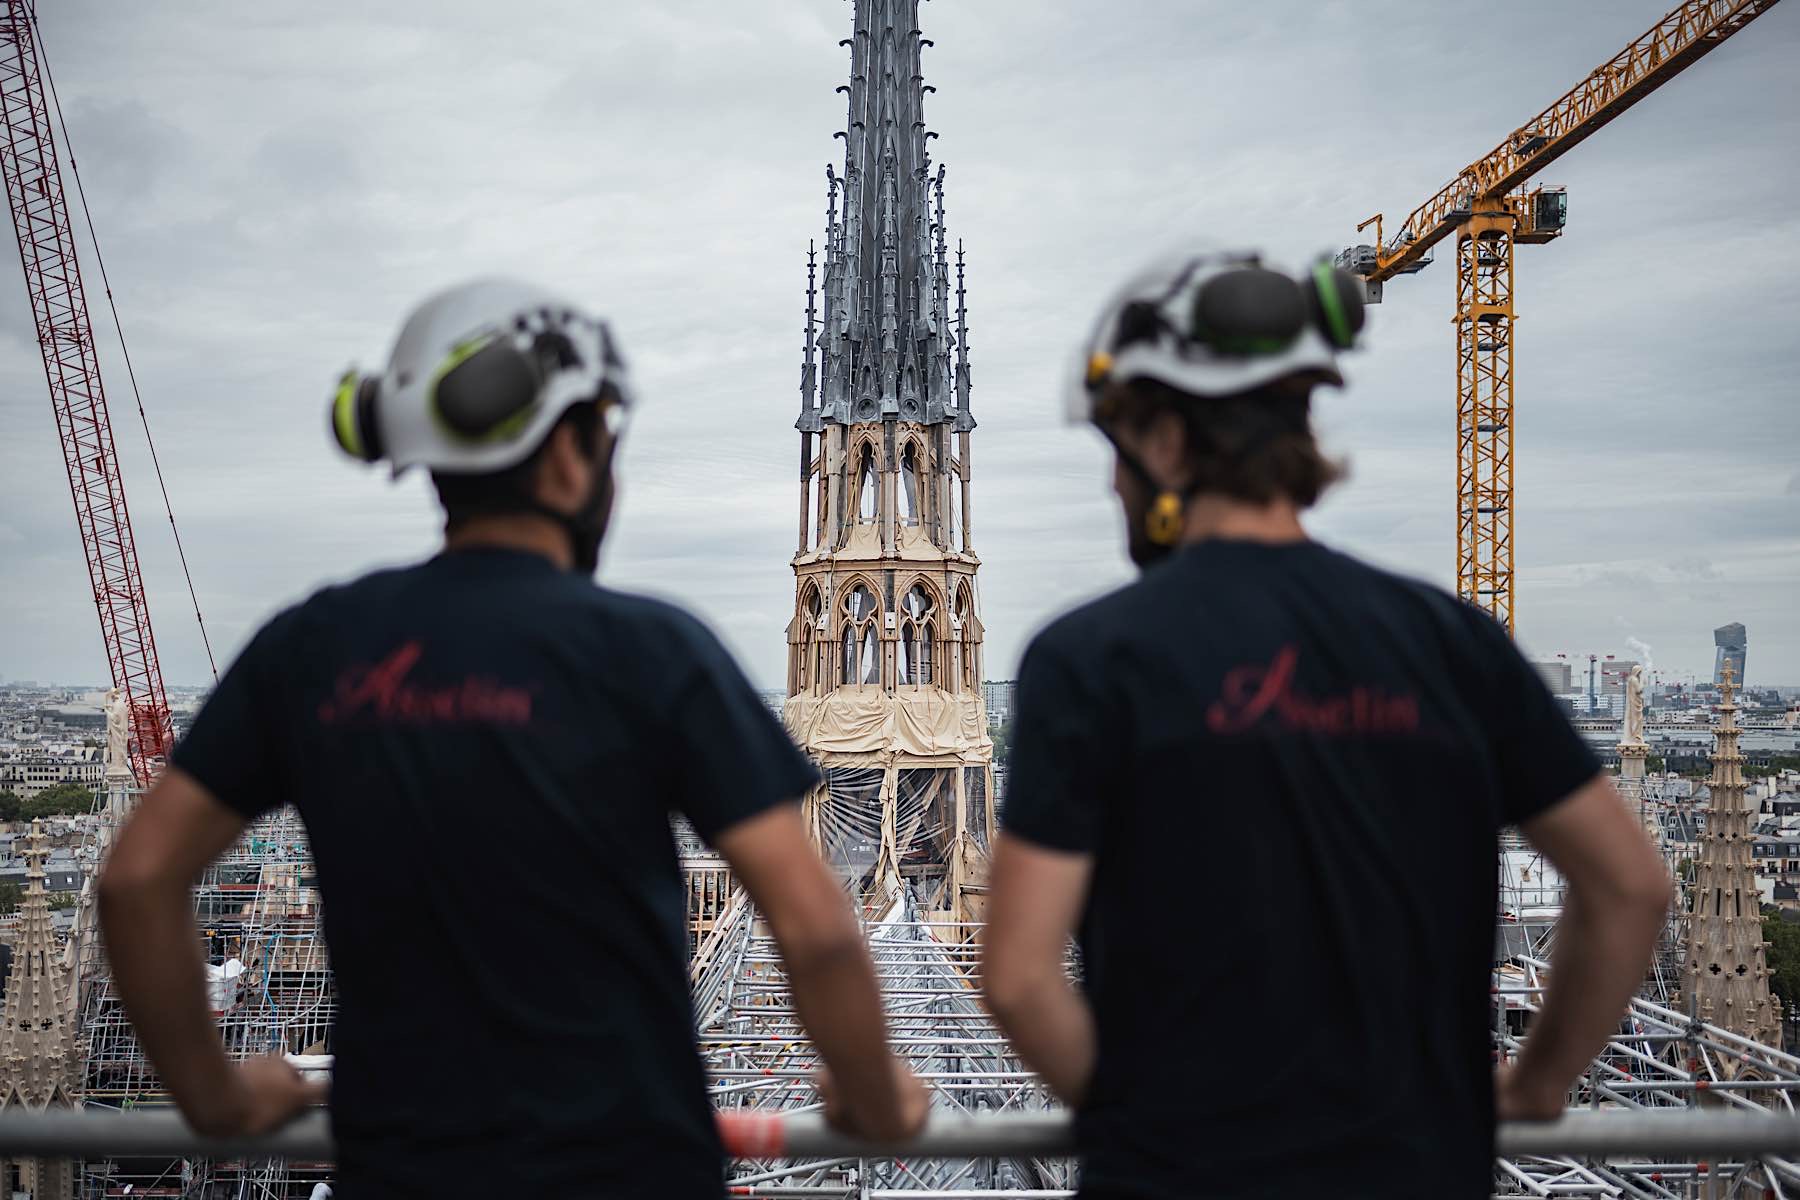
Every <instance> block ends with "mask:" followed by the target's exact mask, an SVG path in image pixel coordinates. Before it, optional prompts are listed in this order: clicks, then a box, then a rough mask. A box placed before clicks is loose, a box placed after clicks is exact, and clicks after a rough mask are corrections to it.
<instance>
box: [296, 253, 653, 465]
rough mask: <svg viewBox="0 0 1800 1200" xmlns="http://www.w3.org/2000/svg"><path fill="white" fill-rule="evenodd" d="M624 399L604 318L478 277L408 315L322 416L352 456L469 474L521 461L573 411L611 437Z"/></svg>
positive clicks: (531, 289) (626, 381) (624, 385)
mask: <svg viewBox="0 0 1800 1200" xmlns="http://www.w3.org/2000/svg"><path fill="white" fill-rule="evenodd" d="M632 401H633V395H632V390H631V384H630V378H629V375H628V374H627V372H626V369H625V362H624V359H623V358H622V357H621V356H620V354H619V350H618V346H617V344H616V342H615V341H614V339H613V336H612V332H611V330H610V329H609V328H608V327H607V324H606V322H605V321H602V320H599V319H597V318H595V317H591V316H589V315H588V314H586V313H585V312H583V311H582V310H581V309H580V308H578V307H576V306H575V305H573V304H571V303H569V302H568V301H566V300H564V299H562V298H561V297H559V296H556V295H554V294H552V293H550V292H548V291H545V290H544V289H542V288H539V287H536V286H534V285H531V284H527V283H521V282H518V281H516V280H511V279H477V280H473V281H471V282H468V283H464V284H460V285H458V286H456V287H453V288H450V289H448V290H446V291H442V292H439V293H438V294H436V295H435V296H432V297H430V298H429V299H427V300H426V301H425V302H424V303H422V304H420V305H419V306H418V307H417V308H416V309H414V310H413V312H412V314H411V315H410V316H409V317H407V319H406V323H405V324H404V325H403V326H401V329H400V336H399V337H398V338H397V339H396V340H395V342H394V350H393V354H392V355H391V356H390V357H389V360H388V365H387V369H386V370H385V371H383V372H382V373H381V374H379V375H362V374H359V373H358V372H356V371H355V370H351V371H347V372H346V373H345V374H344V375H343V377H342V378H341V379H340V380H339V381H338V387H337V392H336V394H335V395H334V396H333V397H332V401H331V408H330V414H329V415H330V422H331V430H332V434H333V436H334V437H335V438H336V440H337V444H338V446H339V447H340V448H342V449H343V451H344V452H345V453H346V454H348V455H350V456H351V457H352V458H356V459H360V460H362V461H363V462H370V463H373V462H387V463H390V464H392V466H393V468H394V472H395V473H396V474H398V473H400V472H401V471H404V470H406V469H407V468H408V467H414V466H420V467H425V468H427V469H429V470H432V471H439V472H445V473H448V474H458V475H480V474H490V473H493V472H498V471H504V470H506V469H507V468H508V467H512V466H516V465H517V464H519V463H520V462H523V461H524V460H525V459H526V458H528V457H529V456H530V455H531V454H532V453H533V452H534V451H536V449H537V448H538V446H539V445H541V444H542V443H543V440H544V438H545V437H547V436H548V435H549V433H550V430H551V429H552V428H553V427H554V426H555V425H556V422H557V419H558V418H559V417H561V416H562V414H563V413H564V412H566V411H567V410H568V409H570V408H571V407H573V406H575V405H577V404H581V403H584V402H592V403H595V404H597V405H598V406H599V407H600V408H601V410H602V411H603V412H604V413H605V419H606V422H607V425H608V428H610V429H612V430H613V431H614V432H617V430H618V428H619V426H620V424H621V422H622V421H623V419H624V417H625V415H626V412H627V410H628V409H629V408H630V406H631V404H632Z"/></svg>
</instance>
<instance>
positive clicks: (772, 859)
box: [715, 804, 929, 1141]
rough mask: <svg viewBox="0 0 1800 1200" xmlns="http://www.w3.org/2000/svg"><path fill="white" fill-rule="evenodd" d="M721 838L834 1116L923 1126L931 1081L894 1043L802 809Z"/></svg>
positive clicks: (868, 1131) (760, 817)
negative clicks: (783, 973) (823, 1073)
mask: <svg viewBox="0 0 1800 1200" xmlns="http://www.w3.org/2000/svg"><path fill="white" fill-rule="evenodd" d="M715 840H716V841H717V844H718V848H719V852H720V853H721V854H723V855H724V856H725V859H726V861H727V862H729V863H730V864H731V869H732V870H733V872H735V873H736V875H737V878H738V881H739V882H740V883H742V884H743V885H744V890H745V891H747V892H748V893H749V894H750V899H752V900H753V901H755V902H756V907H757V908H758V909H759V910H760V911H761V912H762V915H763V917H764V918H765V919H766V920H767V921H768V922H769V929H770V932H772V933H773V934H774V935H775V942H776V944H777V945H778V946H779V947H780V948H781V959H782V962H783V963H784V964H785V965H786V967H787V974H788V982H789V985H790V987H791V990H792V992H793V997H794V1008H795V1010H796V1011H797V1012H798V1013H799V1014H800V1021H801V1023H802V1024H803V1025H805V1026H806V1031H807V1033H808V1034H809V1035H810V1036H811V1038H812V1041H813V1045H814V1046H816V1047H818V1051H819V1056H820V1057H821V1058H823V1059H824V1060H825V1065H826V1067H827V1068H828V1069H829V1071H830V1072H831V1075H830V1080H831V1092H832V1095H831V1096H830V1097H828V1108H829V1109H831V1110H835V1111H833V1113H832V1115H833V1116H834V1117H835V1118H836V1119H838V1120H840V1121H842V1122H843V1123H844V1124H845V1125H847V1126H848V1128H849V1129H850V1130H851V1132H854V1133H859V1134H862V1135H863V1136H865V1137H870V1138H874V1139H876V1140H880V1141H892V1140H899V1139H902V1138H907V1137H911V1136H912V1135H913V1134H915V1133H917V1132H918V1131H919V1129H920V1127H921V1126H922V1125H923V1124H924V1123H925V1114H926V1110H927V1108H928V1107H929V1105H928V1100H927V1098H926V1095H925V1091H924V1088H923V1086H922V1085H921V1084H920V1083H919V1081H918V1080H917V1079H915V1078H914V1077H913V1076H912V1073H911V1072H910V1071H908V1070H907V1069H906V1067H905V1066H904V1065H902V1064H901V1063H900V1061H899V1060H898V1059H896V1058H895V1057H894V1056H893V1054H892V1053H890V1051H889V1049H888V1042H887V1022H886V1019H885V1018H884V1017H883V1015H882V1011H881V992H880V989H879V987H878V986H877V985H876V982H875V968H874V965H873V964H872V963H871V962H870V961H869V951H868V947H867V946H865V945H864V944H863V937H862V930H861V929H860V928H859V927H858V926H857V923H856V917H855V915H854V914H853V913H852V912H851V910H850V903H849V900H848V898H847V897H846V896H845V894H844V889H843V886H842V885H841V884H840V883H839V882H838V879H837V877H836V876H835V875H833V874H832V872H831V869H830V868H829V867H827V866H826V865H825V863H824V862H823V861H821V860H820V858H819V855H818V853H817V852H816V851H815V850H814V849H813V845H812V841H811V839H810V838H808V837H807V835H806V826H805V824H804V823H803V822H802V821H801V819H800V809H799V807H798V806H797V805H792V804H782V805H777V806H776V807H774V808H771V809H768V810H766V811H764V812H762V813H759V814H757V815H756V816H754V817H750V818H748V819H746V820H743V821H740V822H738V823H737V824H736V825H733V826H731V827H730V828H729V829H727V830H725V832H724V833H722V834H720V835H719V837H718V838H717V839H715Z"/></svg>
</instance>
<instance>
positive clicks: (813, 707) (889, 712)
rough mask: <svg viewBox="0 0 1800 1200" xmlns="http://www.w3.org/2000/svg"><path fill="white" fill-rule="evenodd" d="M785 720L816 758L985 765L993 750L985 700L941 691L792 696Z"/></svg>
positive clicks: (848, 690)
mask: <svg viewBox="0 0 1800 1200" xmlns="http://www.w3.org/2000/svg"><path fill="white" fill-rule="evenodd" d="M783 719H784V720H785V721H786V722H787V727H788V732H789V733H790V734H792V735H793V738H794V740H795V741H797V742H799V743H800V744H801V745H802V746H805V747H806V748H807V749H808V750H810V751H812V752H813V753H815V754H875V755H880V754H893V753H899V754H910V755H915V756H917V757H920V758H940V757H949V758H955V759H966V758H969V757H971V756H973V757H978V758H981V759H983V760H985V759H986V758H987V757H988V755H989V754H991V753H992V747H993V743H992V742H991V741H989V739H988V734H987V719H986V714H985V713H984V712H983V711H982V703H981V697H980V696H978V695H975V694H968V695H956V694H954V693H951V692H946V691H944V690H943V689H941V688H936V687H924V688H917V689H914V688H902V689H900V690H899V691H898V692H896V693H894V694H893V695H889V694H888V693H886V692H884V691H882V690H881V689H880V688H879V687H875V686H873V685H869V686H864V687H845V688H838V689H837V690H836V691H833V692H831V693H829V694H828V695H824V696H807V695H800V696H790V697H788V700H787V704H786V706H785V707H784V709H783Z"/></svg>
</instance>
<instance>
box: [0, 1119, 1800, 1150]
mask: <svg viewBox="0 0 1800 1200" xmlns="http://www.w3.org/2000/svg"><path fill="white" fill-rule="evenodd" d="M719 1128H720V1132H721V1134H722V1135H723V1137H724V1141H725V1148H726V1150H727V1152H728V1153H730V1154H731V1155H733V1156H734V1157H737V1158H796V1157H801V1158H810V1157H815V1156H816V1157H829V1158H863V1157H866V1158H886V1157H890V1156H895V1155H904V1156H907V1157H912V1158H993V1157H1021V1156H1043V1155H1060V1154H1070V1153H1073V1151H1074V1136H1073V1131H1072V1128H1071V1125H1070V1121H1069V1116H1068V1114H1067V1113H1066V1112H1034V1113H1004V1112H1002V1113H982V1114H978V1115H961V1114H956V1113H948V1112H937V1113H933V1114H932V1115H931V1119H930V1121H929V1123H928V1124H927V1125H926V1127H925V1131H924V1132H923V1133H921V1134H920V1135H919V1136H918V1137H916V1138H913V1139H911V1140H909V1141H907V1142H904V1143H891V1144H878V1143H872V1142H863V1141H859V1140H857V1139H855V1138H852V1137H849V1136H848V1135H846V1134H843V1133H840V1132H838V1131H837V1130H835V1129H832V1128H831V1127H830V1126H828V1125H826V1124H825V1121H824V1118H823V1117H822V1116H821V1115H820V1114H818V1113H816V1112H813V1113H772V1112H771V1113H758V1112H742V1111H740V1112H723V1113H720V1114H719ZM1497 1148H1498V1150H1499V1153H1500V1154H1501V1155H1503V1156H1506V1157H1509V1158H1512V1157H1551V1158H1555V1157H1571V1158H1600V1157H1606V1156H1623V1157H1641V1156H1651V1157H1654V1158H1656V1159H1658V1160H1661V1161H1668V1160H1672V1159H1684V1158H1700V1157H1714V1158H1716V1157H1719V1156H1740V1157H1749V1158H1753V1157H1757V1156H1759V1155H1764V1154H1780V1155H1784V1156H1788V1155H1800V1116H1780V1115H1771V1116H1759V1115H1756V1114H1751V1113H1728V1112H1698V1111H1693V1110H1680V1111H1671V1112H1666V1113H1643V1112H1589V1111H1576V1110H1571V1111H1569V1112H1567V1113H1564V1114H1563V1116H1562V1117H1561V1118H1559V1119H1558V1120H1555V1121H1545V1122H1538V1123H1510V1124H1505V1125H1502V1126H1501V1127H1500V1128H1499V1130H1498V1133H1497ZM162 1155H168V1156H171V1157H175V1156H184V1157H205V1158H238V1157H244V1158H289V1159H299V1160H303V1161H308V1162H327V1161H331V1160H332V1159H334V1158H335V1157H336V1148H335V1146H334V1145H333V1142H332V1138H331V1129H330V1126H329V1123H328V1119H327V1117H326V1114H325V1113H324V1112H323V1111H314V1112H309V1113H307V1114H306V1115H304V1116H302V1117H300V1118H299V1119H298V1120H296V1121H294V1122H293V1123H292V1124H290V1125H288V1126H287V1127H286V1128H284V1129H281V1130H279V1131H277V1132H275V1133H270V1134H264V1135H263V1136H261V1137H254V1138H202V1137H200V1136H199V1135H197V1134H195V1133H194V1131H193V1130H192V1129H190V1128H188V1126H187V1123H186V1122H185V1121H183V1120H182V1119H181V1115H180V1114H179V1113H178V1112H176V1111H175V1110H174V1109H172V1108H167V1109H157V1110H153V1111H143V1110H139V1111H135V1112H105V1111H98V1110H94V1109H49V1110H45V1111H42V1112H29V1111H26V1110H22V1109H13V1110H11V1111H7V1112H0V1157H7V1158H12V1157H27V1156H30V1157H42V1158H102V1157H117V1158H135V1157H143V1158H153V1157H159V1156H162Z"/></svg>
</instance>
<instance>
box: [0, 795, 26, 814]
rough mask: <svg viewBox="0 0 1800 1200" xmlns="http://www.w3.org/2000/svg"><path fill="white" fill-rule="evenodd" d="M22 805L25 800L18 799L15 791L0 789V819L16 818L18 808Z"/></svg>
mask: <svg viewBox="0 0 1800 1200" xmlns="http://www.w3.org/2000/svg"><path fill="white" fill-rule="evenodd" d="M24 806H25V802H24V801H23V800H21V799H19V794H18V793H17V792H14V791H9V790H6V789H0V821H16V820H18V819H19V810H20V809H21V808H23V807H24Z"/></svg>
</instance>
